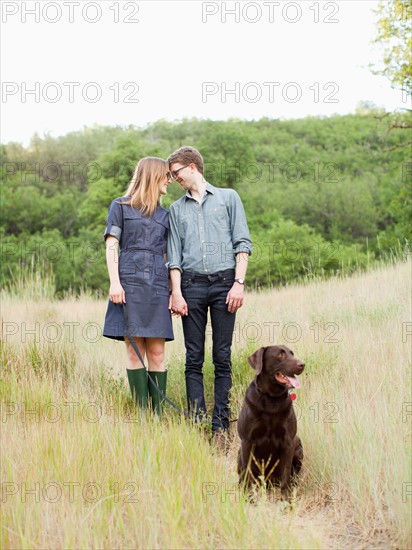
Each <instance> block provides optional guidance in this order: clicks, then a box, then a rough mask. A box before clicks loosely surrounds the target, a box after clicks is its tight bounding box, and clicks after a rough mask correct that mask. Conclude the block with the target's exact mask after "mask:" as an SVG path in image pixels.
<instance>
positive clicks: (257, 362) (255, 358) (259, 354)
mask: <svg viewBox="0 0 412 550" xmlns="http://www.w3.org/2000/svg"><path fill="white" fill-rule="evenodd" d="M265 351H266V348H259V349H258V350H257V351H255V353H253V354H252V355H249V357H248V358H247V360H248V362H249V365H250V366H251V367H252V369H255V371H256V374H260V373H261V372H262V367H263V354H264V353H265Z"/></svg>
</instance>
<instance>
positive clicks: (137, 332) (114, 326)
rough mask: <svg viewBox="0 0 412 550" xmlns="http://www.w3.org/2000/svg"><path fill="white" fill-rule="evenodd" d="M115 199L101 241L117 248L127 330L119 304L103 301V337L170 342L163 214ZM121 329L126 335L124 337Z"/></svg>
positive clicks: (165, 220) (166, 219)
mask: <svg viewBox="0 0 412 550" xmlns="http://www.w3.org/2000/svg"><path fill="white" fill-rule="evenodd" d="M127 200H130V198H129V197H120V198H117V199H115V200H114V201H113V202H112V204H111V205H110V208H109V214H108V220H107V227H106V231H105V234H104V238H105V240H106V238H107V237H108V236H113V237H116V239H118V241H119V244H120V254H119V276H120V283H121V285H122V287H123V289H124V291H125V295H126V312H127V326H126V323H125V318H124V311H123V304H114V303H113V302H110V301H109V303H108V306H107V312H106V317H105V322H104V329H103V336H106V337H107V338H114V339H115V340H124V336H125V334H127V335H128V336H140V337H142V338H164V339H165V340H173V338H174V337H173V328H172V318H171V314H170V311H169V309H168V307H169V278H168V270H167V268H166V265H165V262H164V254H165V251H166V242H167V236H168V232H169V212H168V211H167V210H165V209H164V208H162V207H161V206H158V207H157V208H156V211H155V212H154V213H153V215H152V216H151V217H149V216H145V215H143V214H142V213H141V212H140V210H138V209H136V208H133V207H132V206H130V205H126V204H125V205H123V204H122V202H124V201H127ZM126 330H127V333H126Z"/></svg>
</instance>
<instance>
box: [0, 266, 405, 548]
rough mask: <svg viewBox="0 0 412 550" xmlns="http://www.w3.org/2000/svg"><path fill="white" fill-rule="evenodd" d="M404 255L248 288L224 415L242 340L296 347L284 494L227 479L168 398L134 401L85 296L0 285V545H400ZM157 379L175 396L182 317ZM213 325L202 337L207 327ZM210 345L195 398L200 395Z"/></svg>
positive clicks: (224, 465) (118, 347) (101, 308)
mask: <svg viewBox="0 0 412 550" xmlns="http://www.w3.org/2000/svg"><path fill="white" fill-rule="evenodd" d="M410 288H411V264H410V263H406V262H405V263H398V264H397V265H393V266H390V267H385V268H382V269H379V270H375V271H372V272H369V273H366V274H362V275H357V276H353V277H351V278H341V279H336V278H333V279H329V280H327V281H323V282H312V283H310V284H308V285H301V286H289V287H286V288H283V289H281V290H278V291H271V292H269V291H266V292H248V294H247V299H246V305H245V307H244V308H243V309H242V310H241V311H240V312H239V314H238V319H237V320H238V322H237V325H236V330H235V335H234V366H233V372H234V387H233V392H232V404H233V407H232V409H233V413H232V414H233V417H234V418H236V416H237V414H238V411H239V408H240V404H241V400H242V396H243V394H244V391H245V388H246V386H247V385H248V384H249V382H250V380H251V379H252V376H253V371H252V369H250V367H249V366H248V364H247V362H246V357H247V355H248V354H249V353H251V352H253V351H254V350H255V349H257V348H258V347H260V346H262V345H269V344H274V343H283V344H286V345H288V346H289V347H291V348H292V349H293V350H294V352H295V354H296V355H297V356H298V357H300V358H302V359H304V360H305V362H306V369H305V372H304V373H303V375H302V376H301V382H302V388H301V390H300V391H299V393H298V397H297V400H296V401H295V404H296V409H297V415H298V419H299V420H298V431H299V434H300V436H301V438H302V440H303V445H304V450H305V462H304V468H303V472H302V476H301V478H300V481H299V484H298V486H297V488H296V494H295V498H294V505H293V509H292V510H285V509H284V507H283V506H282V504H281V503H280V501H279V500H278V496H277V495H266V494H265V493H264V492H262V493H261V494H260V495H259V498H258V500H257V502H256V503H255V504H249V503H246V502H245V501H243V499H242V498H241V496H240V494H239V491H238V490H237V476H236V466H235V465H236V453H237V448H238V439H237V435H236V429H235V426H236V423H233V443H232V447H231V449H230V452H229V455H228V456H227V457H223V456H221V455H219V454H216V453H215V452H214V450H212V448H211V447H210V444H209V438H208V435H209V434H208V433H207V431H205V432H202V431H200V430H199V429H197V428H194V427H192V426H191V425H190V424H189V423H188V422H187V421H185V420H184V419H181V418H180V417H179V416H178V415H177V414H176V413H175V412H174V411H172V410H171V409H170V408H169V407H167V408H166V414H165V416H164V418H163V419H162V420H161V421H160V422H157V421H153V420H152V418H150V417H149V418H146V419H144V418H140V417H139V414H138V413H136V411H135V410H134V407H133V405H132V403H131V401H130V399H129V395H128V388H127V387H126V381H125V366H126V356H125V351H124V349H123V344H116V343H115V342H113V341H108V340H106V339H103V338H101V336H100V332H101V329H100V326H101V324H102V321H103V317H104V313H105V307H106V304H105V302H104V301H96V300H93V299H92V298H91V297H88V296H86V295H85V296H83V297H82V298H81V299H76V298H72V299H70V298H67V299H65V300H63V301H57V300H52V299H45V298H44V296H47V288H44V289H43V290H44V293H43V296H42V295H41V293H39V292H37V293H30V292H29V293H27V294H26V295H24V293H23V294H22V295H21V296H20V297H18V296H12V295H10V294H3V296H2V304H3V338H2V351H3V370H2V379H1V400H2V436H3V445H2V451H1V452H2V457H1V466H2V509H3V510H2V532H1V547H2V548H5V549H6V548H8V549H11V548H33V549H34V548H107V549H109V548H132V547H133V548H291V549H292V548H293V549H296V548H310V549H314V548H322V549H325V548H343V547H344V548H372V547H373V548H392V549H395V548H407V547H411V544H412V539H411V517H410V504H411V490H410V487H411V477H410V472H411V446H410V434H411V409H410V403H411V402H412V397H411V384H410V380H411V363H410V358H411V345H410V344H411V338H412V336H411V331H412V328H411V322H410V321H411V319H410V311H411V296H410ZM174 322H175V332H176V340H175V341H174V342H173V343H170V344H168V345H167V353H168V364H169V378H170V384H169V396H170V397H171V398H172V399H173V400H175V401H177V402H178V403H181V405H183V406H184V394H185V389H184V374H183V368H184V352H183V338H182V331H181V328H180V321H179V320H175V321H174ZM209 340H210V336H209V337H208V343H209V344H210V342H209ZM212 378H213V373H212V365H211V359H210V354H208V357H207V365H206V383H207V390H208V393H207V402H208V403H209V404H211V403H212Z"/></svg>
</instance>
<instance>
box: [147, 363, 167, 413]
mask: <svg viewBox="0 0 412 550" xmlns="http://www.w3.org/2000/svg"><path fill="white" fill-rule="evenodd" d="M149 374H150V376H151V377H152V379H153V381H154V382H155V383H156V384H157V387H158V388H159V390H161V391H162V392H163V394H164V395H166V380H167V370H166V371H160V372H159V371H149ZM148 382H149V396H150V401H151V406H152V410H153V411H154V412H155V413H156V414H157V415H158V416H161V415H162V412H163V403H164V399H163V397H162V396H161V395H160V393H159V392H158V391H157V390H156V388H155V387H154V386H153V384H152V383H151V382H150V380H149V381H148Z"/></svg>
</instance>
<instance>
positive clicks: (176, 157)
mask: <svg viewBox="0 0 412 550" xmlns="http://www.w3.org/2000/svg"><path fill="white" fill-rule="evenodd" d="M167 161H168V163H169V167H170V166H171V165H172V164H174V163H175V162H180V163H181V164H187V165H188V164H192V163H193V164H194V165H195V166H196V168H197V169H198V171H199V172H200V173H201V174H203V157H202V155H201V154H200V153H199V151H198V150H197V149H195V148H194V147H190V146H189V145H184V146H183V147H180V149H177V150H176V151H175V152H174V153H172V154H171V155H170V156H169V158H168V159H167Z"/></svg>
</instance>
